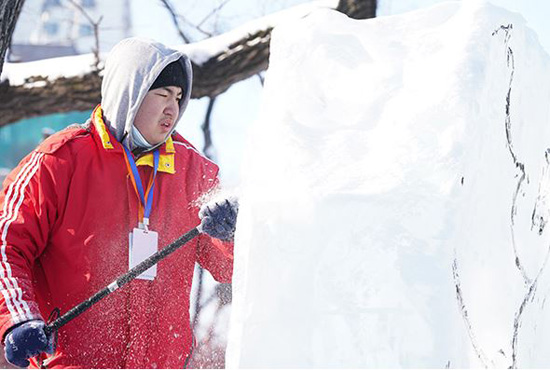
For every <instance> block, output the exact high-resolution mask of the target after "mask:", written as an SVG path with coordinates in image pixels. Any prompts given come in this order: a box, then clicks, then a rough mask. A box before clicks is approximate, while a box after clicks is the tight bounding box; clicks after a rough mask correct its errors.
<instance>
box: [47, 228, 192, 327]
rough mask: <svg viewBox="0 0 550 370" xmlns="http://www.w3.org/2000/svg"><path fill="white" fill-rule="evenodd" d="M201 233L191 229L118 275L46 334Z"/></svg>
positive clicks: (72, 309)
mask: <svg viewBox="0 0 550 370" xmlns="http://www.w3.org/2000/svg"><path fill="white" fill-rule="evenodd" d="M199 233H200V232H199V229H198V227H195V228H193V229H191V230H190V231H188V232H187V233H186V234H184V235H182V236H181V237H180V238H179V239H177V240H176V241H174V242H173V243H171V244H169V245H168V246H166V247H164V248H163V249H161V250H160V251H158V252H157V253H155V254H153V255H152V256H150V257H149V258H147V259H146V260H144V261H143V262H141V263H140V264H138V265H137V266H135V267H134V268H133V269H131V270H129V271H128V272H126V273H125V274H124V275H122V276H120V277H118V278H117V279H116V280H115V281H113V282H112V283H111V284H109V285H107V286H106V287H105V288H103V289H101V290H100V291H98V292H97V293H95V294H94V295H93V296H91V297H90V298H88V299H87V300H85V301H84V302H82V303H80V304H78V305H76V306H75V307H73V308H71V309H70V310H69V311H67V312H66V313H65V314H63V316H61V317H59V318H58V319H57V320H55V321H54V322H52V323H51V324H49V325H47V326H46V327H45V328H44V330H45V331H46V334H47V335H50V334H51V333H53V332H55V331H57V330H59V328H61V327H62V326H63V325H65V324H67V323H68V322H69V321H71V320H72V319H74V318H75V317H77V316H79V315H80V314H82V313H84V312H85V311H86V310H88V309H89V308H90V307H92V306H93V305H94V304H96V303H97V302H99V301H100V300H102V299H103V298H105V297H106V296H108V295H109V294H111V293H112V292H114V291H115V290H117V289H118V288H120V287H122V286H124V285H126V284H127V283H129V282H130V281H132V280H134V279H135V278H136V277H138V276H139V275H141V274H142V273H143V272H145V271H147V270H148V269H149V268H151V267H152V266H153V265H155V264H157V263H158V262H159V261H161V260H162V259H164V258H166V257H167V256H169V255H170V254H172V253H173V252H175V251H176V250H178V249H179V248H180V247H181V246H183V245H185V244H186V243H187V242H189V241H190V240H191V239H193V238H195V237H196V236H197V235H199Z"/></svg>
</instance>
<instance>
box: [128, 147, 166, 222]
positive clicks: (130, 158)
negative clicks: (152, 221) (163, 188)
mask: <svg viewBox="0 0 550 370" xmlns="http://www.w3.org/2000/svg"><path fill="white" fill-rule="evenodd" d="M122 147H123V148H124V152H125V154H126V158H127V159H128V163H129V164H130V168H131V169H132V174H133V176H132V181H134V185H135V186H136V189H137V191H138V194H139V198H140V200H141V204H142V205H143V208H144V212H143V223H144V224H145V226H147V224H148V223H149V216H150V215H151V208H152V206H153V191H154V189H155V178H156V177H157V169H158V164H159V157H160V154H159V150H158V149H156V150H155V151H154V152H153V158H154V170H153V181H152V182H151V187H150V188H149V189H148V190H147V200H146V199H145V192H144V191H143V184H142V182H141V177H140V176H139V172H138V169H137V166H136V162H135V161H134V157H133V156H132V153H130V150H129V149H128V148H126V146H125V145H123V146H122Z"/></svg>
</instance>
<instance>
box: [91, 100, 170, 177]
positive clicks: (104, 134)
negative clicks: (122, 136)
mask: <svg viewBox="0 0 550 370" xmlns="http://www.w3.org/2000/svg"><path fill="white" fill-rule="evenodd" d="M92 117H93V120H92V121H93V124H94V127H95V129H96V131H97V133H98V134H99V137H100V138H101V143H102V145H103V148H104V149H114V147H113V143H112V142H111V137H110V135H109V131H108V130H107V126H106V125H105V122H104V121H103V110H102V109H101V106H99V105H98V106H97V107H96V109H95V110H94V112H93V113H92ZM159 153H160V156H159V167H158V171H160V172H165V173H170V174H174V173H176V167H175V165H174V154H175V153H176V149H175V148H174V141H173V140H172V137H171V136H170V137H169V138H168V139H167V140H166V142H165V143H164V144H163V145H161V146H160V148H159ZM136 165H138V166H150V167H153V166H154V158H153V153H147V154H145V155H143V156H142V157H140V158H139V159H138V160H137V161H136Z"/></svg>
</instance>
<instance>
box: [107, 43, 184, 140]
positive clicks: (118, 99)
mask: <svg viewBox="0 0 550 370" xmlns="http://www.w3.org/2000/svg"><path fill="white" fill-rule="evenodd" d="M176 60H177V61H179V62H180V63H181V66H182V68H183V71H184V75H185V78H186V86H185V87H183V96H182V99H181V101H180V110H179V116H178V118H177V120H176V124H177V122H178V121H179V120H180V118H181V116H182V115H183V112H184V111H185V108H186V107H187V104H188V103H189V99H190V98H191V82H192V79H193V72H192V69H191V62H190V61H189V58H188V57H187V56H186V55H185V54H183V53H182V52H180V51H177V50H174V49H170V48H168V47H166V46H164V45H163V44H161V43H158V42H155V41H153V40H148V39H143V38H138V37H132V38H128V39H125V40H122V41H121V42H119V43H118V44H117V45H116V46H115V47H114V48H113V49H112V50H111V52H110V53H109V58H108V59H107V62H106V63H105V72H104V77H103V83H102V85H101V97H102V98H101V107H102V108H103V114H104V118H105V122H106V123H107V125H108V126H109V130H110V131H111V133H112V134H113V136H114V137H115V138H116V139H117V141H119V142H122V143H123V144H125V145H126V146H127V147H128V148H129V149H130V150H134V149H135V148H136V143H135V138H134V135H133V130H132V126H133V123H134V118H135V117H136V114H137V112H138V110H139V107H140V106H141V102H142V101H143V99H144V98H145V95H146V94H147V92H149V88H150V87H151V85H153V82H155V80H156V79H157V77H158V76H159V74H160V73H161V72H162V70H163V69H164V68H165V67H166V66H167V65H168V64H170V63H172V62H174V61H176ZM128 71H133V72H134V73H128ZM175 127H176V125H174V128H173V129H172V132H173V131H174V130H175ZM170 134H171V133H170ZM170 134H169V135H167V136H166V139H167V138H168V137H169V136H170ZM160 145H162V143H160V144H158V145H155V146H153V147H152V148H150V149H149V150H153V149H154V148H156V147H158V146H160Z"/></svg>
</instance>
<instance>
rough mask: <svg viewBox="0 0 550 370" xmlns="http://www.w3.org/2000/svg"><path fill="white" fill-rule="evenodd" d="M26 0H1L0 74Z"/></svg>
mask: <svg viewBox="0 0 550 370" xmlns="http://www.w3.org/2000/svg"><path fill="white" fill-rule="evenodd" d="M23 3H24V0H0V74H1V73H2V68H3V67H4V59H5V58H6V51H7V50H8V47H9V46H10V45H11V36H12V35H13V30H14V29H15V24H16V23H17V19H18V18H19V14H21V9H22V8H23Z"/></svg>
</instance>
